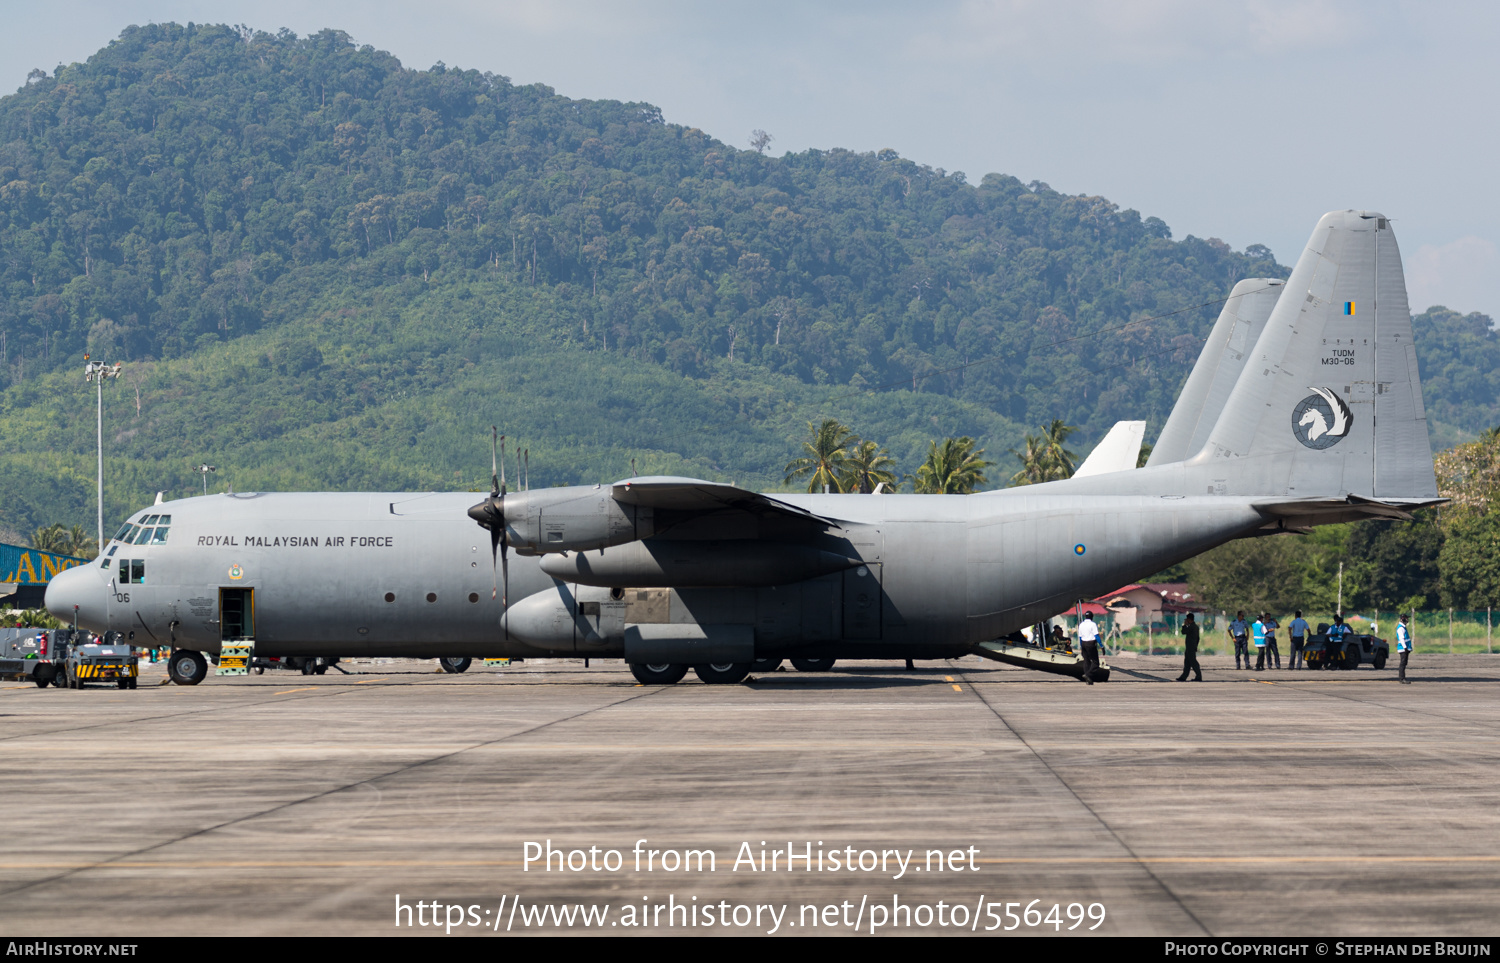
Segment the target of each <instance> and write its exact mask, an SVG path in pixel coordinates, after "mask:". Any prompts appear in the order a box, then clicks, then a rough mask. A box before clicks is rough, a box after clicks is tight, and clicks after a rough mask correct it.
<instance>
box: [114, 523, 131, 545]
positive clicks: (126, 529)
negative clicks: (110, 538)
mask: <svg viewBox="0 0 1500 963" xmlns="http://www.w3.org/2000/svg"><path fill="white" fill-rule="evenodd" d="M129 533H130V523H129V522H126V523H125V524H124V525H121V526H120V530H119V531H118V532H115V537H114V540H115V541H117V542H123V541H125V536H126V535H128V534H129Z"/></svg>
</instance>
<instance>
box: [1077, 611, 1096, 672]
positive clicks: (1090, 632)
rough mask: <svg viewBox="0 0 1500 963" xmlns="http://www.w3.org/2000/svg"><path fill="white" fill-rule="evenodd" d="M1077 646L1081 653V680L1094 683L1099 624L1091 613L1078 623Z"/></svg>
mask: <svg viewBox="0 0 1500 963" xmlns="http://www.w3.org/2000/svg"><path fill="white" fill-rule="evenodd" d="M1078 648H1079V650H1080V651H1081V652H1082V654H1083V681H1085V682H1087V683H1088V684H1089V685H1093V684H1094V670H1095V669H1097V668H1099V624H1098V623H1097V622H1095V621H1094V617H1093V616H1092V615H1085V616H1084V617H1083V621H1082V622H1079V623H1078Z"/></svg>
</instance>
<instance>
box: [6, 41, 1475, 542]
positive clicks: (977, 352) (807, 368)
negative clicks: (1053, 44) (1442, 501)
mask: <svg viewBox="0 0 1500 963" xmlns="http://www.w3.org/2000/svg"><path fill="white" fill-rule="evenodd" d="M1320 213H1322V212H1321V211H1309V212H1308V222H1309V225H1310V224H1311V223H1312V222H1313V219H1314V218H1316V216H1317V215H1318V214H1320ZM1285 274H1286V270H1285V269H1284V268H1283V267H1281V266H1280V265H1278V264H1277V263H1276V262H1275V261H1274V260H1273V259H1272V257H1271V253H1270V252H1269V251H1268V250H1266V249H1265V248H1264V247H1261V246H1258V245H1256V246H1252V247H1250V248H1249V249H1247V250H1246V251H1244V252H1235V251H1233V250H1231V249H1230V248H1229V247H1228V246H1227V245H1226V244H1224V243H1222V242H1221V241H1218V240H1216V239H1212V238H1211V239H1208V240H1202V239H1198V238H1194V237H1188V238H1185V239H1183V240H1180V241H1176V240H1173V239H1172V237H1171V232H1170V231H1169V229H1168V227H1167V225H1166V224H1164V223H1162V222H1161V221H1160V220H1158V219H1156V218H1153V217H1144V218H1143V217H1142V216H1141V215H1140V214H1138V213H1137V212H1135V211H1131V210H1120V209H1119V208H1118V207H1117V206H1116V205H1114V204H1112V203H1110V202H1109V201H1107V200H1105V199H1104V198H1101V197H1092V196H1070V195H1064V194H1060V193H1057V192H1055V191H1052V190H1051V189H1049V188H1048V187H1047V186H1046V185H1045V184H1041V183H1036V182H1033V183H1032V184H1029V185H1027V184H1022V183H1021V182H1019V181H1017V180H1016V179H1015V178H1012V177H1007V176H1003V175H999V174H986V175H984V177H983V178H982V179H981V180H980V181H979V183H978V184H974V183H971V182H970V181H969V179H968V178H967V177H966V176H965V175H964V174H963V173H960V172H945V171H942V170H934V169H932V168H930V167H927V166H924V165H921V164H919V163H916V162H914V161H912V160H908V159H906V158H902V157H899V156H897V155H896V154H895V152H893V151H888V150H887V151H880V152H878V153H875V154H857V153H853V152H850V151H844V150H829V151H807V152H804V153H799V154H787V155H785V156H782V157H774V156H769V155H767V154H765V153H761V152H757V151H755V150H742V149H737V148H735V147H733V146H730V145H728V144H725V143H723V142H721V141H718V140H715V139H714V138H712V137H710V136H708V135H707V134H705V133H704V132H702V131H700V130H698V129H696V128H693V127H685V126H679V125H676V124H669V123H666V122H664V120H663V118H662V116H661V113H660V111H659V110H657V109H656V108H655V107H652V106H650V105H647V104H626V103H618V102H613V101H576V100H569V99H567V98H564V97H559V96H557V95H555V94H554V93H553V92H552V91H551V90H550V89H549V88H547V87H544V86H540V85H532V86H515V85H512V84H511V83H510V82H509V81H508V80H507V79H506V78H504V77H500V76H496V75H493V74H487V73H478V72H475V71H465V70H457V69H449V68H445V67H444V66H443V65H441V64H439V65H437V66H435V67H433V68H432V69H431V70H426V71H414V70H407V69H405V68H403V67H402V66H401V65H400V63H399V62H398V61H397V60H396V59H395V58H394V57H392V56H390V55H389V54H386V53H383V52H380V51H377V50H374V49H372V48H370V47H360V46H357V45H356V44H355V43H354V42H353V41H352V40H351V39H350V38H349V37H348V36H347V35H345V34H343V33H341V32H337V31H325V32H323V33H320V34H317V35H315V36H311V37H304V38H299V37H297V36H295V35H293V34H291V33H290V32H287V31H282V32H281V33H279V34H275V35H272V34H268V33H257V32H251V31H247V30H236V29H232V28H229V27H224V26H194V25H191V24H190V25H188V26H186V27H183V26H178V25H173V24H161V25H152V26H146V27H130V28H128V29H126V30H125V31H124V32H123V33H122V34H121V36H120V38H119V39H118V40H116V41H114V42H112V43H111V44H110V45H109V46H108V47H106V48H105V49H103V50H101V51H99V52H98V53H97V54H95V55H94V56H93V57H91V58H90V59H89V60H88V62H87V63H83V64H74V65H72V66H68V67H63V68H60V69H59V70H58V71H57V72H56V75H55V76H46V75H45V74H43V73H42V72H40V71H37V72H34V73H33V76H32V77H31V79H30V80H28V82H27V84H26V86H25V87H23V88H22V89H21V90H19V91H18V92H16V93H15V94H13V95H11V96H8V97H5V98H4V99H3V100H0V283H3V286H4V288H3V298H0V387H3V388H4V394H3V396H0V414H3V415H4V418H3V419H0V421H3V425H0V437H3V438H4V440H5V450H4V453H3V454H0V497H3V498H4V500H5V502H4V503H5V504H6V505H7V506H8V509H9V514H8V516H7V518H6V520H5V523H4V525H3V526H0V527H5V528H9V529H11V530H12V531H17V530H21V531H24V530H29V529H27V528H26V526H27V525H29V524H32V523H37V524H40V523H41V522H43V521H54V520H62V519H64V518H65V517H66V518H68V519H71V518H73V517H74V516H75V515H77V516H79V518H77V519H76V520H83V518H87V517H89V516H88V515H87V513H86V511H85V506H86V505H87V504H88V491H89V485H88V481H89V480H90V479H91V477H92V461H91V455H92V446H93V436H92V431H91V421H92V418H91V415H92V393H91V392H85V390H84V388H83V386H82V385H81V378H80V377H79V374H80V371H79V369H80V368H81V366H82V359H83V354H84V352H85V350H91V351H92V352H93V353H94V355H95V357H96V358H97V357H104V358H107V359H108V360H114V359H116V358H118V359H122V360H125V361H126V362H127V364H126V374H125V376H124V377H122V378H121V379H120V380H121V382H123V383H116V384H111V385H110V386H109V388H108V389H107V390H108V392H109V393H110V395H111V398H110V400H109V401H108V405H109V407H110V412H109V414H108V418H109V419H110V422H109V424H110V431H109V433H108V437H107V448H109V457H110V458H111V459H112V465H113V466H114V467H113V468H112V469H111V471H110V475H111V479H110V487H109V493H108V496H107V497H108V500H109V502H110V505H109V509H110V511H111V512H112V513H118V512H120V511H124V510H126V509H127V508H129V507H133V506H135V505H136V504H139V502H140V500H141V498H143V497H148V496H149V494H150V493H151V492H152V491H154V490H155V489H160V488H166V489H168V490H170V491H173V492H174V493H178V494H185V493H187V492H188V491H189V490H190V488H191V487H192V486H193V485H196V481H195V479H196V476H193V475H190V474H189V473H188V468H189V465H190V464H191V463H194V462H195V461H197V460H201V459H208V460H211V461H217V462H218V463H219V464H220V465H221V466H222V467H221V470H224V471H226V473H227V474H231V475H233V477H234V479H235V484H236V485H237V487H239V488H242V489H245V488H251V487H320V488H321V487H326V488H352V487H385V486H392V487H397V486H400V487H408V486H414V487H448V486H451V485H453V484H455V481H459V482H462V483H464V484H472V483H474V481H475V479H477V478H480V477H483V476H486V475H487V470H486V468H487V465H486V463H487V451H485V448H486V447H487V445H486V444H485V443H484V437H485V436H486V435H487V430H486V429H485V426H487V425H488V424H489V423H491V421H496V422H499V423H501V424H504V425H507V426H508V427H509V428H510V430H511V432H512V434H513V435H514V434H520V435H521V436H522V437H524V438H525V439H527V441H528V442H529V443H530V446H531V448H532V450H533V470H534V471H536V472H538V479H539V480H540V481H541V482H543V483H557V482H571V481H580V480H597V479H598V478H601V477H612V476H615V475H618V474H620V473H621V471H622V469H624V468H625V466H626V465H628V461H629V459H630V458H631V457H638V458H640V459H641V460H642V462H648V463H649V464H650V467H653V468H656V469H660V470H691V471H694V472H696V473H708V474H715V476H716V477H724V478H729V479H738V480H741V481H743V482H746V483H754V484H761V485H766V484H775V483H776V482H778V481H779V480H780V472H779V470H780V469H781V467H782V466H783V465H784V464H785V462H786V461H787V460H789V459H790V458H791V457H793V456H794V455H795V454H796V448H797V447H798V444H799V443H800V441H801V436H802V435H803V434H805V431H806V422H807V421H808V420H810V419H817V418H820V417H824V416H837V417H841V418H844V419H845V420H846V421H848V422H849V423H850V424H851V425H852V427H854V428H855V429H856V430H857V431H859V432H860V433H861V434H863V435H864V436H865V437H869V438H875V439H877V440H880V441H881V442H882V443H886V444H889V445H890V446H891V449H892V454H893V455H897V456H898V457H899V458H901V459H905V460H906V461H905V463H903V465H902V468H903V469H904V470H906V471H914V470H915V467H916V465H915V461H914V460H913V459H914V458H915V456H916V454H917V453H918V452H919V450H920V449H921V448H923V447H924V446H925V441H926V439H927V438H930V437H941V436H943V435H947V434H958V433H966V434H972V435H975V436H977V437H980V438H981V441H982V444H983V445H984V446H985V447H987V448H988V449H989V450H990V453H991V455H992V456H994V455H1003V454H1004V452H1005V451H1006V449H1007V448H1009V447H1011V446H1014V445H1017V444H1018V443H1019V441H1020V437H1019V436H1020V433H1021V432H1022V431H1023V430H1026V429H1028V428H1034V426H1037V425H1039V424H1042V423H1044V422H1048V421H1050V420H1051V419H1053V418H1062V419H1064V420H1065V421H1067V422H1068V423H1070V424H1077V425H1082V426H1084V429H1085V431H1084V433H1083V436H1084V439H1085V442H1086V443H1085V445H1084V446H1082V447H1084V448H1086V447H1087V442H1088V441H1090V440H1092V439H1094V438H1097V437H1099V436H1100V435H1101V434H1102V432H1103V431H1104V430H1106V429H1107V428H1108V426H1109V425H1110V424H1111V423H1113V422H1114V421H1115V420H1116V419H1120V418H1138V417H1147V418H1149V419H1151V421H1152V423H1153V427H1152V432H1153V433H1154V431H1155V429H1156V428H1157V427H1159V426H1160V424H1161V422H1162V420H1163V419H1164V417H1165V414H1166V412H1167V410H1168V409H1169V408H1170V405H1171V402H1172V400H1173V398H1174V396H1175V394H1176V392H1177V391H1178V389H1179V387H1180V385H1181V383H1182V380H1183V378H1184V377H1185V375H1186V372H1187V369H1188V367H1189V366H1190V365H1191V363H1192V360H1193V359H1194V358H1195V357H1196V355H1197V352H1198V349H1199V340H1200V339H1201V338H1202V337H1203V336H1204V335H1206V333H1207V330H1208V326H1209V325H1210V324H1211V322H1212V319H1213V318H1214V316H1215V315H1216V314H1217V311H1218V305H1217V304H1216V303H1213V302H1216V301H1217V300H1218V299H1221V298H1223V297H1224V295H1225V294H1226V293H1227V292H1228V290H1229V288H1230V286H1231V285H1232V284H1233V283H1234V282H1235V281H1236V280H1238V279H1239V278H1242V277H1247V276H1255V275H1270V276H1284V275H1285ZM1445 317H1446V316H1445ZM1152 318H1156V319H1158V320H1148V321H1145V323H1138V324H1135V325H1132V326H1130V327H1128V328H1124V329H1120V330H1117V328H1118V326H1119V325H1122V324H1125V323H1126V322H1130V321H1141V320H1142V319H1152ZM1439 322H1441V324H1445V325H1447V328H1445V329H1444V330H1447V329H1448V328H1451V329H1452V330H1453V331H1456V332H1459V335H1457V336H1461V337H1463V338H1474V337H1477V338H1478V339H1479V340H1480V341H1484V340H1485V339H1486V338H1490V337H1491V336H1490V335H1489V334H1488V331H1487V328H1486V329H1485V330H1484V331H1480V329H1479V328H1477V327H1475V324H1476V322H1474V321H1473V320H1472V317H1471V318H1470V319H1464V318H1461V317H1458V316H1453V317H1452V318H1447V319H1446V320H1444V319H1442V318H1440V319H1439ZM1435 323H1436V322H1435ZM1465 325H1468V327H1467V328H1466V327H1464V326H1465ZM1469 329H1473V330H1472V331H1471V330H1469ZM1476 332H1477V333H1476ZM1489 350H1494V347H1493V345H1491V347H1490V349H1489ZM1454 355H1455V357H1461V355H1462V352H1454ZM986 359H996V360H986ZM982 360H983V361H984V363H982V364H975V365H972V366H970V367H967V368H963V367H961V366H963V365H965V364H966V363H972V362H976V361H982ZM1455 363H1456V364H1457V365H1458V367H1459V368H1463V362H1462V361H1461V360H1460V361H1457V362H1455ZM1468 375H1469V372H1467V371H1466V370H1458V371H1456V372H1455V373H1453V376H1452V377H1450V378H1449V383H1451V384H1453V385H1458V386H1459V387H1456V388H1454V390H1455V391H1459V392H1463V391H1467V390H1469V387H1472V386H1468V387H1465V385H1468V382H1466V381H1465V378H1467V377H1468ZM1485 376H1486V377H1488V376H1490V373H1489V372H1485ZM1471 380H1472V379H1471ZM1481 380H1483V379H1481ZM897 386H899V387H897ZM870 389H879V390H870ZM1494 400H1495V399H1494V397H1493V391H1492V392H1491V397H1490V404H1491V405H1492V406H1493V404H1494ZM1452 410H1453V411H1468V408H1464V407H1463V406H1462V405H1457V404H1456V405H1454V406H1452ZM1478 427H1482V426H1481V425H1475V426H1469V425H1466V424H1464V425H1460V426H1459V428H1458V430H1461V431H1475V430H1477V428H1478ZM642 467H643V468H644V467H647V466H646V465H642ZM471 469H472V470H471ZM1001 469H1003V470H996V471H994V472H992V479H996V480H998V479H1001V478H1003V477H1004V475H1008V474H1009V470H1010V469H1009V467H1007V466H1006V465H1002V466H1001ZM534 481H536V479H534Z"/></svg>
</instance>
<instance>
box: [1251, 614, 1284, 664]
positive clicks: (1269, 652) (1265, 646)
mask: <svg viewBox="0 0 1500 963" xmlns="http://www.w3.org/2000/svg"><path fill="white" fill-rule="evenodd" d="M1259 624H1260V626H1261V632H1262V636H1263V638H1262V640H1261V649H1260V651H1259V652H1257V653H1256V656H1255V671H1256V672H1259V671H1261V667H1262V666H1263V665H1264V666H1265V667H1266V668H1277V669H1279V668H1281V653H1280V652H1279V651H1277V649H1276V630H1277V629H1279V628H1281V623H1280V622H1278V621H1276V620H1275V619H1273V618H1271V614H1270V613H1269V612H1262V613H1260V623H1259ZM1267 656H1270V659H1269V660H1268V659H1267V658H1266V657H1267ZM1273 662H1274V663H1275V665H1274V666H1273V665H1272V664H1271V663H1273Z"/></svg>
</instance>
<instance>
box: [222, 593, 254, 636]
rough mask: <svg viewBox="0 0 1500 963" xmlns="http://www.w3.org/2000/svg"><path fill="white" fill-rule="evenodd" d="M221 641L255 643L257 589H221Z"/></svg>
mask: <svg viewBox="0 0 1500 963" xmlns="http://www.w3.org/2000/svg"><path fill="white" fill-rule="evenodd" d="M219 641H220V642H239V643H241V644H254V642H255V589H253V588H221V589H219Z"/></svg>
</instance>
